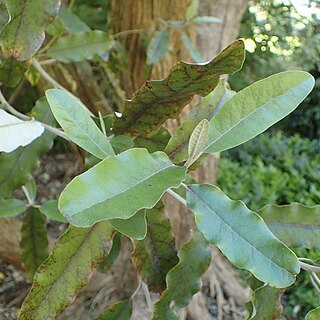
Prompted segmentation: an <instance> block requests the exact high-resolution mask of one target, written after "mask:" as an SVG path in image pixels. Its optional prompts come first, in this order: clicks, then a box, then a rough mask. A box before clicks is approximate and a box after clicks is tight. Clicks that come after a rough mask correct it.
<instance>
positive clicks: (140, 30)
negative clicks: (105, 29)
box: [112, 28, 146, 38]
mask: <svg viewBox="0 0 320 320" xmlns="http://www.w3.org/2000/svg"><path fill="white" fill-rule="evenodd" d="M145 30H146V29H144V28H143V29H132V30H126V31H120V32H118V33H115V34H113V35H112V37H113V38H119V37H123V36H127V35H130V34H135V33H141V32H143V31H145Z"/></svg>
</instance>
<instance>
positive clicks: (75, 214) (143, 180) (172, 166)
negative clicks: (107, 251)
mask: <svg viewBox="0 0 320 320" xmlns="http://www.w3.org/2000/svg"><path fill="white" fill-rule="evenodd" d="M174 167H175V165H174V164H173V163H170V164H169V165H167V166H165V167H163V168H161V169H160V170H158V171H156V172H154V173H152V174H151V175H148V176H147V177H145V178H144V179H142V180H139V181H138V183H135V184H133V185H130V186H129V187H128V188H127V189H125V190H122V191H121V192H119V193H115V194H113V195H111V196H110V197H108V198H106V199H104V200H103V201H100V202H96V203H95V204H93V205H90V206H89V207H87V208H84V209H83V210H82V211H80V212H77V213H74V214H69V215H68V214H66V215H65V217H69V218H70V217H72V218H73V217H76V216H78V215H81V214H82V213H83V211H85V210H88V209H91V208H93V207H95V206H97V205H99V204H102V203H105V202H107V201H110V200H111V199H112V198H114V197H117V196H120V195H122V194H123V193H126V192H128V191H130V190H131V189H133V188H136V187H137V186H139V185H140V184H142V183H143V182H145V181H147V180H148V179H151V178H152V177H154V176H155V175H157V174H160V173H161V172H163V171H165V170H167V169H169V168H174ZM144 208H148V207H144ZM140 209H143V208H140ZM112 219H114V218H112Z"/></svg>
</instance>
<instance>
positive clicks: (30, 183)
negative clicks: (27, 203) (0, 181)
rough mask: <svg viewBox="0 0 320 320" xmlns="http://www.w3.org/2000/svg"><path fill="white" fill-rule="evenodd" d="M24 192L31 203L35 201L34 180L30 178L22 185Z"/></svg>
mask: <svg viewBox="0 0 320 320" xmlns="http://www.w3.org/2000/svg"><path fill="white" fill-rule="evenodd" d="M24 187H25V188H26V191H27V192H28V196H29V198H30V200H31V201H32V202H34V201H35V200H36V197H37V184H36V181H35V180H34V178H33V177H32V176H31V177H30V179H29V180H28V181H27V183H26V184H25V185H24Z"/></svg>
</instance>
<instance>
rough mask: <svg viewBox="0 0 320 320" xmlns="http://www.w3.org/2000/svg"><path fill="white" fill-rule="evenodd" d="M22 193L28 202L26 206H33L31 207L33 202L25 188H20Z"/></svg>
mask: <svg viewBox="0 0 320 320" xmlns="http://www.w3.org/2000/svg"><path fill="white" fill-rule="evenodd" d="M22 191H23V193H24V195H25V196H26V198H27V200H28V204H29V205H30V206H33V205H34V202H33V200H32V199H31V196H30V194H29V192H28V189H27V188H26V186H22Z"/></svg>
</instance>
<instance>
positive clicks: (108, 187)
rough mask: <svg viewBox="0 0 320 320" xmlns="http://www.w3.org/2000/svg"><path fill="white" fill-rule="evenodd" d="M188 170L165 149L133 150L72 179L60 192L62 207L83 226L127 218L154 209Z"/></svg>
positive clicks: (109, 159)
mask: <svg viewBox="0 0 320 320" xmlns="http://www.w3.org/2000/svg"><path fill="white" fill-rule="evenodd" d="M185 171H186V169H185V168H182V167H177V166H175V165H174V164H173V163H172V162H171V161H170V160H169V158H168V157H167V155H166V154H165V153H163V152H156V153H153V154H149V153H148V151H147V150H146V149H130V150H128V151H125V152H124V153H121V154H119V155H117V156H110V157H108V158H106V159H104V160H103V161H101V162H100V163H98V164H97V165H95V166H94V167H92V168H91V169H89V170H88V171H87V172H85V173H83V174H81V175H79V176H77V177H76V178H75V179H73V180H72V181H71V182H70V183H69V184H68V185H67V187H66V188H65V189H64V191H63V192H62V193H61V195H60V199H59V209H60V212H61V213H62V214H63V215H64V216H65V217H66V218H67V219H68V221H69V222H70V223H71V224H73V225H75V226H81V227H86V226H91V225H93V224H94V223H96V222H98V221H101V220H108V219H116V218H119V219H128V218H130V217H132V216H133V215H134V214H135V213H136V212H137V211H138V210H140V209H143V208H152V207H153V206H154V205H155V204H156V203H157V202H158V201H159V199H160V197H161V196H162V195H163V193H164V192H165V191H166V190H167V189H168V188H171V187H178V186H179V185H180V183H181V182H182V181H183V180H184V179H185ZM75 195H76V196H75Z"/></svg>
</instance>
